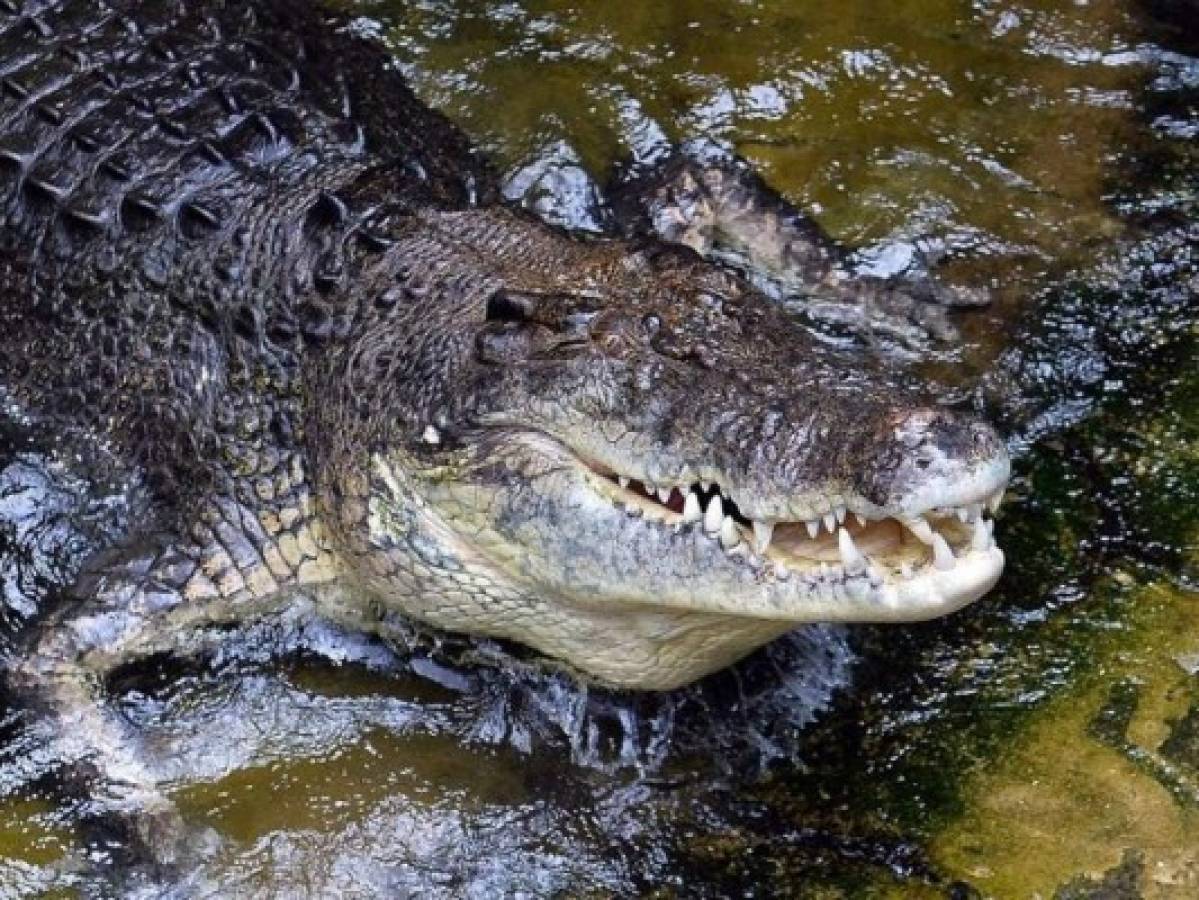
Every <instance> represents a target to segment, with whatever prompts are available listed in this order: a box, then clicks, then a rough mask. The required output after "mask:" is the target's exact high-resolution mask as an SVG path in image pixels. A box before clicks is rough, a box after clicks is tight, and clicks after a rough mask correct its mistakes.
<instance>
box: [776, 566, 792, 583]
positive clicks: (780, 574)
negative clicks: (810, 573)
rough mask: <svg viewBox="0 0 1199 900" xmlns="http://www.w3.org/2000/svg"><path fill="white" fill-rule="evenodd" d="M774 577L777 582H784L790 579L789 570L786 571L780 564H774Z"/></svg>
mask: <svg viewBox="0 0 1199 900" xmlns="http://www.w3.org/2000/svg"><path fill="white" fill-rule="evenodd" d="M774 577H775V578H777V579H778V580H779V581H786V580H787V579H788V578H790V577H791V570H790V569H788V568H787V567H786V566H784V565H783V564H782V563H775V564H774Z"/></svg>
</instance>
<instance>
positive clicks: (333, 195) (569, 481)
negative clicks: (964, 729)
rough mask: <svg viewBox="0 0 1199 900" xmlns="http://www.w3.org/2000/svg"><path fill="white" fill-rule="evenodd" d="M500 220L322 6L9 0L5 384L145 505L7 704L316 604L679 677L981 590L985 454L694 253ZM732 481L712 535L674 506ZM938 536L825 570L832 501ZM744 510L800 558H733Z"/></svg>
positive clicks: (880, 535)
mask: <svg viewBox="0 0 1199 900" xmlns="http://www.w3.org/2000/svg"><path fill="white" fill-rule="evenodd" d="M494 196H495V191H494V188H493V186H492V184H491V181H490V180H489V178H488V175H487V171H486V169H485V167H484V166H483V165H482V164H481V163H480V162H479V161H478V160H476V158H475V157H474V156H473V154H472V153H471V151H470V150H469V148H468V146H467V144H466V142H465V141H464V140H463V138H462V137H461V136H460V135H459V134H458V132H456V131H455V130H454V129H453V128H452V127H451V126H449V125H448V123H446V122H445V121H444V120H443V119H442V118H441V117H439V116H438V115H436V114H434V113H433V112H431V111H429V110H428V109H426V108H425V107H424V106H422V105H421V104H420V103H418V102H417V101H416V100H415V99H414V98H413V96H412V95H411V93H410V92H409V91H408V89H407V88H406V87H405V86H404V85H403V83H402V81H401V80H400V78H399V76H398V75H397V74H395V73H394V72H393V71H392V70H391V69H390V68H389V67H388V65H387V61H386V57H385V55H384V54H383V53H382V51H380V50H378V49H376V48H374V47H373V46H372V45H370V44H369V43H366V42H364V41H361V40H359V39H357V38H356V37H355V36H354V35H353V34H351V33H349V32H348V31H347V29H346V28H345V26H344V24H342V23H339V22H338V21H336V20H333V21H328V20H326V18H325V17H324V16H323V15H322V14H321V13H320V12H318V11H317V9H316V7H315V6H314V5H313V4H312V3H310V2H307V0H304V2H301V0H252V2H242V0H229V2H220V0H206V2H178V0H166V2H154V3H150V2H144V3H135V2H119V0H113V2H101V0H21V2H18V0H0V198H2V202H3V204H4V205H3V217H4V222H3V228H2V229H0V242H2V248H0V296H2V297H3V303H2V304H0V384H3V385H4V386H6V388H7V389H8V391H9V392H11V393H12V394H13V395H14V396H16V397H17V399H18V400H19V401H20V402H22V403H23V404H25V405H27V406H29V407H31V408H32V409H35V410H37V411H39V412H41V413H42V414H45V415H57V416H61V417H62V418H63V420H64V421H69V422H72V423H76V424H80V423H82V424H85V425H87V426H89V427H91V428H93V429H95V430H97V431H98V432H100V433H101V434H103V435H105V436H106V437H107V438H108V439H110V440H111V441H112V442H113V443H114V446H115V447H116V449H117V452H118V453H120V454H121V455H123V456H125V457H126V458H129V459H131V460H133V461H134V462H135V463H136V464H137V465H139V466H140V467H141V468H142V469H143V470H144V471H145V473H146V475H147V478H148V480H149V483H150V485H151V487H152V488H153V490H155V491H156V493H157V495H158V497H159V500H160V509H161V519H160V521H158V522H154V523H147V527H146V528H145V530H144V533H143V534H140V535H139V536H138V537H137V539H136V540H135V541H133V542H132V543H131V544H130V545H129V546H125V547H121V548H117V549H116V551H115V552H114V553H113V554H111V555H109V556H108V557H106V558H104V559H100V560H96V561H94V562H93V564H92V565H91V566H89V572H88V574H87V575H86V576H85V577H84V578H83V579H81V581H80V584H79V585H78V586H77V589H76V591H75V593H76V595H77V598H78V603H77V605H75V606H72V607H71V608H70V609H68V610H66V611H64V612H62V613H61V618H60V619H59V626H58V628H57V629H47V630H46V631H45V633H44V635H43V637H42V638H41V640H40V642H39V643H38V644H37V647H36V649H35V652H34V653H33V654H32V655H31V660H32V661H31V662H28V663H26V664H24V666H23V669H22V671H23V672H24V677H25V679H26V681H27V682H28V683H36V682H37V681H38V679H39V678H42V677H49V675H47V673H49V672H53V673H56V674H55V678H57V679H58V680H59V681H60V682H68V681H70V680H71V679H72V678H76V679H77V678H78V677H79V676H78V673H76V674H71V672H72V671H74V670H73V669H72V668H71V667H76V668H79V667H82V668H83V669H85V670H89V671H101V672H102V671H104V670H105V669H106V668H107V667H109V666H111V665H113V664H115V663H117V662H119V661H121V660H122V659H125V658H128V657H129V656H130V655H132V654H134V653H138V652H150V651H153V650H161V649H171V648H179V647H184V646H187V638H186V635H187V634H188V630H189V629H191V628H193V627H194V626H195V625H196V624H197V623H202V622H205V621H213V620H236V619H238V618H242V617H244V616H247V615H250V614H252V613H254V612H256V611H259V610H261V609H262V608H264V607H266V606H269V605H271V604H273V603H277V602H282V600H281V599H280V598H282V597H283V596H284V595H285V589H291V588H295V587H297V586H302V585H308V586H319V585H325V586H327V590H324V591H323V593H322V592H321V591H317V593H318V594H320V595H321V596H322V597H323V598H324V599H323V600H322V602H323V603H324V604H325V608H326V611H327V614H328V615H331V616H335V617H338V618H343V619H349V620H355V621H359V622H361V623H362V624H364V625H365V626H366V627H374V628H377V629H379V630H381V631H384V632H385V631H386V620H387V617H388V615H390V614H393V613H394V612H396V611H400V612H402V613H404V614H407V615H412V616H415V617H417V618H419V619H422V620H424V621H426V622H430V623H433V624H435V625H438V626H441V627H445V628H450V629H455V630H462V631H469V632H474V633H483V634H491V635H498V636H503V637H507V638H512V639H515V640H518V641H521V642H524V643H527V644H530V645H532V646H533V647H536V648H538V649H540V650H542V651H543V652H545V653H546V654H548V655H549V656H551V657H554V658H557V659H559V660H562V661H564V662H565V663H567V664H568V665H570V666H573V667H575V668H577V669H580V670H583V671H584V672H587V673H589V674H591V675H592V676H594V677H596V678H599V679H601V680H604V681H606V682H609V683H613V684H619V685H625V686H631V687H641V688H667V687H671V686H674V685H678V684H682V683H686V682H687V681H690V680H693V679H694V678H697V677H700V676H701V675H703V674H705V673H707V672H709V671H712V670H713V669H716V668H719V667H721V666H723V665H725V664H727V663H729V662H731V661H733V660H735V659H736V658H738V657H739V656H741V655H743V654H744V653H746V652H748V651H749V650H750V649H752V648H753V647H755V646H757V645H758V644H760V643H762V642H763V641H766V640H769V639H770V638H771V637H773V636H775V635H777V634H778V633H780V632H782V631H784V630H786V629H787V628H790V627H792V626H793V625H794V624H796V623H798V622H804V621H817V620H842V621H860V620H873V621H880V620H884V621H885V620H908V619H914V618H924V617H928V616H932V615H936V614H939V613H942V612H946V611H949V610H952V609H954V608H956V607H958V606H960V605H962V604H963V603H965V602H969V601H970V600H973V599H974V598H976V597H977V596H979V595H980V594H981V593H982V592H984V591H985V590H986V589H988V588H989V587H990V585H991V584H992V583H993V582H994V579H995V578H996V577H997V576H998V572H999V568H1000V567H1001V565H1002V554H1000V553H999V551H998V550H997V549H995V548H994V546H993V544H992V543H991V542H990V538H989V530H988V528H987V527H984V526H983V525H982V524H981V513H979V512H978V510H976V509H973V507H975V506H978V507H980V506H981V503H982V501H984V500H986V499H987V498H988V497H991V496H992V495H994V494H995V492H996V491H997V490H999V489H1001V488H1002V486H1003V483H1004V482H1005V481H1006V477H1007V460H1006V455H1005V454H1004V451H1003V448H1002V445H1001V444H1000V442H999V441H998V438H997V437H996V436H995V435H994V433H993V432H992V431H990V429H988V428H986V426H984V425H981V424H979V423H975V422H972V421H970V420H969V419H968V418H964V417H960V416H956V415H954V414H952V413H950V412H948V411H945V410H940V409H937V408H935V407H932V406H930V405H929V404H928V403H927V402H926V401H924V400H923V399H922V397H921V395H920V393H919V392H918V391H917V390H915V389H913V388H911V387H910V386H906V385H904V384H903V383H902V379H900V378H898V377H897V376H895V375H892V374H890V373H888V372H886V371H884V370H882V369H880V368H879V367H878V366H877V365H875V364H873V363H870V362H868V361H866V360H864V359H861V358H847V357H845V356H843V355H841V354H838V353H836V352H834V351H832V350H830V349H828V348H826V347H825V346H823V345H822V344H821V343H820V342H818V341H817V340H815V339H814V338H813V337H812V336H811V335H809V334H808V333H807V332H805V331H802V330H800V329H799V328H798V327H797V326H796V325H795V324H794V323H793V322H792V321H791V320H790V319H789V318H788V317H787V316H786V315H785V314H784V313H782V312H781V311H780V310H778V309H776V308H775V307H774V306H773V305H771V303H770V302H768V301H767V300H766V299H765V298H764V297H762V296H761V295H759V294H758V293H756V292H755V291H754V290H753V289H751V288H750V287H749V286H747V284H746V283H744V282H743V281H742V280H740V279H738V278H736V277H734V276H732V275H730V274H728V273H727V272H726V271H724V270H722V269H718V268H716V267H714V266H712V265H710V264H709V263H706V262H704V261H703V259H702V258H701V257H700V256H698V255H697V254H696V253H694V252H693V251H692V250H688V249H685V248H681V247H672V246H670V245H667V244H664V243H662V242H660V241H657V240H654V239H640V240H632V241H583V240H580V239H576V238H572V237H570V236H568V235H565V234H563V233H561V232H559V231H557V230H554V229H552V228H550V227H548V226H546V225H544V224H542V223H540V222H537V221H534V220H532V219H531V218H529V217H527V216H524V215H522V214H520V213H517V212H514V211H511V210H509V209H506V208H504V207H502V206H498V205H495V204H494V202H493V197H494ZM745 209H746V204H744V203H741V204H739V205H738V210H739V212H738V215H737V217H736V219H737V221H734V222H731V223H729V228H728V230H738V229H739V230H740V232H741V234H742V235H743V242H745V241H746V240H747V239H746V238H745V237H744V235H745V234H748V235H749V238H748V242H749V243H751V244H752V243H753V240H752V236H753V234H754V233H755V232H754V226H753V224H752V223H749V224H748V225H747V223H746V222H745V221H743V220H745V219H746V218H747V216H746V215H744V211H745ZM787 227H790V226H788V225H787V223H785V222H784V223H783V224H782V225H780V224H779V222H778V221H775V220H772V222H771V223H770V224H769V230H770V233H771V235H772V238H771V240H772V241H780V240H781V241H782V243H783V244H785V245H787V246H788V248H789V249H788V253H789V254H790V255H791V257H793V259H792V263H793V264H794V265H797V266H799V273H800V275H801V276H802V275H803V273H804V271H805V269H804V266H807V264H808V261H810V260H808V257H811V259H817V260H821V261H820V264H819V265H818V266H815V267H814V268H813V271H812V272H811V278H810V279H809V280H810V281H811V282H812V283H813V284H817V285H818V284H820V283H827V281H828V277H827V276H828V266H827V260H824V259H823V257H822V256H821V253H820V252H817V251H813V252H812V253H805V252H804V250H803V246H802V245H803V243H804V241H808V242H812V241H815V240H816V236H817V234H816V232H815V230H814V229H811V228H810V226H809V225H807V224H805V225H804V226H803V227H802V228H800V229H799V231H798V232H797V233H795V234H791V235H789V236H786V237H785V238H779V231H780V228H782V229H783V230H785V229H786V228H787ZM701 249H702V248H701ZM809 268H811V267H809ZM617 474H620V475H622V476H627V477H630V478H632V479H634V480H636V482H637V483H638V484H639V485H641V486H645V485H650V484H653V485H658V486H666V488H667V490H668V491H669V489H670V488H674V487H677V488H678V491H676V493H677V497H676V496H673V495H671V496H670V497H669V498H667V499H664V500H663V501H662V503H661V504H659V505H658V506H657V507H656V508H654V507H653V506H652V503H653V502H654V501H647V502H648V503H650V504H651V505H650V506H647V505H646V502H643V500H645V498H646V496H647V494H646V491H645V489H644V487H643V489H642V493H641V498H642V499H640V500H639V499H637V497H636V496H634V495H633V493H632V492H629V491H626V490H625V489H624V488H621V487H619V486H618V483H617V479H616V477H615V476H616V475H617ZM708 482H715V483H716V485H717V488H712V487H711V486H710V485H708ZM692 486H694V487H693V489H692ZM717 489H718V490H719V491H720V492H721V496H722V497H723V501H724V504H725V507H721V508H728V509H730V510H732V509H733V508H734V507H733V504H735V508H736V511H737V515H738V518H737V519H736V520H735V521H734V519H733V518H732V516H729V517H728V518H727V524H723V522H722V520H720V519H715V520H713V527H708V526H707V525H706V524H705V523H703V522H700V521H698V520H697V519H696V518H695V517H690V518H688V517H687V516H686V513H687V512H688V510H689V509H690V507H689V506H687V505H685V503H684V497H685V496H686V495H687V494H688V493H689V492H693V493H695V494H696V496H697V497H702V500H703V504H704V505H706V506H708V507H709V508H710V507H711V506H712V505H713V504H714V503H716V500H714V497H715V494H714V491H715V490H717ZM967 507H971V508H970V509H968V508H967ZM953 508H960V509H961V511H962V514H963V517H964V518H965V517H966V515H967V513H968V514H969V517H970V519H971V520H972V521H975V522H978V523H980V524H979V525H978V528H977V529H976V533H975V534H974V536H973V538H972V537H971V535H970V533H969V529H968V528H967V529H965V530H963V531H962V532H961V533H957V532H953V531H952V530H951V531H949V532H947V536H948V539H949V542H950V544H951V545H952V546H953V548H954V551H955V552H957V554H958V556H959V558H960V559H961V560H962V562H961V563H960V564H959V565H958V566H957V567H956V569H955V568H954V565H953V557H952V556H951V557H950V560H949V564H948V565H942V564H941V563H944V562H945V560H944V559H941V560H940V562H939V563H938V564H937V565H936V566H934V565H933V559H932V558H931V557H930V555H929V553H931V551H929V552H928V553H926V552H925V549H924V546H923V545H921V544H918V543H917V544H907V543H905V542H904V541H903V540H901V539H900V538H899V537H895V538H894V539H892V538H891V537H889V535H891V534H892V531H891V530H888V529H889V526H885V525H883V524H879V525H878V527H877V528H875V532H874V533H873V534H874V537H875V538H877V540H878V541H881V542H882V543H881V544H880V546H884V545H885V548H890V549H885V548H884V549H882V550H879V551H878V554H877V555H878V556H879V561H877V562H878V564H877V565H871V566H869V567H868V566H867V565H866V561H865V560H858V559H857V558H856V557H855V556H854V554H853V553H852V552H847V551H844V550H842V552H841V555H840V556H838V552H837V546H838V545H837V541H838V540H839V539H843V538H842V537H841V535H840V531H841V530H839V529H837V528H836V521H839V520H841V519H842V518H843V517H844V515H845V511H846V509H848V510H850V511H853V512H856V513H859V514H860V515H861V516H862V517H863V518H864V520H869V521H871V522H875V523H884V522H885V521H888V520H889V519H890V518H891V517H898V518H901V519H903V520H905V521H907V520H912V521H915V520H916V519H919V517H920V516H922V515H924V514H925V513H930V512H932V511H933V510H934V509H941V510H942V511H943V512H945V515H947V516H948V514H949V511H950V510H952V509H953ZM822 517H823V518H824V519H825V521H826V522H829V523H832V524H830V525H828V526H827V529H826V537H825V538H824V542H823V543H821V542H820V541H817V540H815V539H813V540H812V541H810V542H808V543H806V544H805V543H804V542H803V540H801V538H802V529H803V524H802V523H803V522H805V521H811V520H813V519H814V520H816V522H819V521H820V520H821V519H822ZM754 522H758V523H769V524H779V525H781V526H782V531H788V529H790V531H789V532H788V533H789V534H790V535H791V536H790V537H789V538H788V539H787V541H780V542H779V546H784V547H787V546H789V547H791V548H792V551H793V552H792V551H787V553H790V555H787V553H784V555H783V556H778V555H777V553H776V555H774V556H769V555H767V554H766V553H765V550H764V548H762V547H758V548H756V549H753V550H751V549H750V547H749V544H750V543H751V542H752V541H753V537H754V534H753V532H752V531H751V526H752V523H754ZM849 527H850V526H849V524H848V523H847V524H846V526H845V529H843V530H845V531H846V532H848V529H849ZM872 527H873V526H872ZM862 528H863V531H861V532H858V534H859V536H863V537H866V538H867V539H870V538H871V533H869V529H867V526H865V525H863V526H862ZM833 531H838V537H837V538H834V537H833V536H832V532H833ZM894 534H895V535H898V534H899V531H898V526H895V529H894ZM830 542H831V544H830ZM801 544H802V546H801ZM930 546H931V544H930ZM830 547H831V550H830ZM905 547H906V548H907V549H905ZM772 552H774V551H772ZM946 552H949V551H948V550H946ZM822 554H825V555H822ZM829 554H831V555H829ZM884 557H885V558H884ZM825 559H827V560H830V561H832V562H833V563H834V564H833V565H832V566H829V565H827V564H824V563H823V562H821V560H825ZM901 564H904V565H907V567H908V568H909V569H910V568H912V567H913V566H914V567H915V568H916V569H917V572H916V576H915V577H914V578H913V577H911V576H910V573H909V574H908V575H901ZM72 691H73V692H72ZM79 696H81V692H79V691H77V690H74V689H72V690H70V691H66V692H64V693H63V695H62V697H61V698H60V700H62V702H64V703H65V702H70V703H78V700H79ZM72 698H73V699H72ZM95 727H96V729H97V733H98V732H99V731H102V730H103V726H102V724H100V723H99V722H98V723H97V724H96V725H95Z"/></svg>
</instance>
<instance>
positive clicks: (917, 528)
mask: <svg viewBox="0 0 1199 900" xmlns="http://www.w3.org/2000/svg"><path fill="white" fill-rule="evenodd" d="M903 524H904V525H906V526H908V530H909V531H910V532H912V534H914V535H916V537H917V538H919V539H920V542H921V543H923V544H929V545H930V546H931V545H932V542H933V538H934V537H935V536H936V532H934V531H933V529H932V526H931V525H929V524H928V522H927V521H925V519H924V517H923V516H917V517H916V518H914V519H905V520H904V523H903Z"/></svg>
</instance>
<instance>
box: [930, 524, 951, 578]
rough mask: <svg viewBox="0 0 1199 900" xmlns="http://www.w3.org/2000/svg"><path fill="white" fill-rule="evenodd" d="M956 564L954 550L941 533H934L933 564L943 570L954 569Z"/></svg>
mask: <svg viewBox="0 0 1199 900" xmlns="http://www.w3.org/2000/svg"><path fill="white" fill-rule="evenodd" d="M953 564H954V559H953V551H952V550H950V549H949V545H948V544H947V543H945V538H943V537H941V535H939V534H936V533H934V534H933V565H934V566H936V567H937V568H938V569H941V570H942V571H944V570H946V569H952V568H953Z"/></svg>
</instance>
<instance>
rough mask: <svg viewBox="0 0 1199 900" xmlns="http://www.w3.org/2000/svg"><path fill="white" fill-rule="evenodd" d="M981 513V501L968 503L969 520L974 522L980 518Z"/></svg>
mask: <svg viewBox="0 0 1199 900" xmlns="http://www.w3.org/2000/svg"><path fill="white" fill-rule="evenodd" d="M982 515H983V505H982V504H981V503H971V504H970V521H971V522H974V521H976V520H978V519H981V518H982Z"/></svg>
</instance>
